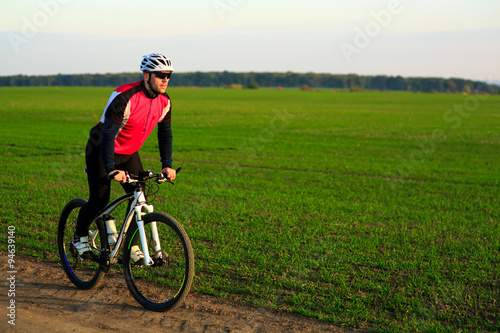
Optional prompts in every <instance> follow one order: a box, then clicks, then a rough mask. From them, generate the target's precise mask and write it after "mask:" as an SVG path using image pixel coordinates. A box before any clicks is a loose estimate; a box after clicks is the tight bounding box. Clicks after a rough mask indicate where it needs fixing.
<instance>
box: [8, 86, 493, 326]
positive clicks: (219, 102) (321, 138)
mask: <svg viewBox="0 0 500 333" xmlns="http://www.w3.org/2000/svg"><path fill="white" fill-rule="evenodd" d="M112 90H113V88H54V87H51V88H2V89H0V127H1V144H0V161H1V168H0V186H1V188H2V200H1V201H0V208H1V212H2V216H1V224H2V232H3V234H4V235H5V236H4V237H2V239H1V240H0V242H2V246H3V247H5V243H6V239H7V236H6V234H7V226H9V225H14V226H15V227H16V232H17V238H16V245H17V252H18V253H25V254H29V255H34V256H37V257H43V258H48V259H51V260H55V261H56V260H58V257H57V245H56V229H57V220H58V215H59V213H60V210H61V209H62V207H64V205H65V203H66V202H67V201H68V200H70V199H72V198H74V197H84V198H86V197H87V185H86V178H85V174H84V173H83V169H84V147H85V144H86V140H87V137H88V131H89V130H90V128H91V127H92V126H93V125H94V124H96V123H97V122H98V121H99V119H100V116H101V114H102V110H103V108H104V106H105V104H106V102H107V99H108V97H109V94H110V93H111V91H112ZM169 94H170V96H171V98H172V100H173V116H172V118H173V131H174V156H173V157H174V166H182V167H183V171H182V172H181V173H180V174H179V176H178V179H177V182H176V185H175V186H163V187H162V189H161V195H160V196H158V197H157V199H156V201H155V208H156V210H157V211H164V212H167V213H169V214H171V215H173V216H175V217H176V218H177V219H178V220H179V221H180V222H181V223H182V224H183V225H184V226H185V228H186V230H187V232H188V233H189V235H190V236H191V237H192V240H193V247H194V251H195V257H196V277H195V281H194V286H193V288H194V290H196V291H199V292H202V293H207V294H212V295H216V296H220V297H227V298H230V299H233V300H237V301H241V302H248V303H250V304H252V305H255V306H264V307H269V308H275V309H281V310H286V311H290V312H294V313H298V314H302V315H305V316H310V317H313V318H319V319H321V320H325V321H330V322H333V323H335V324H337V325H343V326H348V327H362V328H368V329H371V330H374V331H381V332H384V331H393V332H398V331H403V330H404V331H426V332H428V331H439V332H460V331H463V332H469V331H491V332H493V331H498V330H500V323H499V320H500V314H499V312H500V311H499V309H500V304H499V300H500V285H499V284H500V254H499V253H500V226H499V225H500V223H499V222H500V213H499V197H500V190H499V185H500V184H499V179H500V159H499V153H500V96H463V95H445V94H413V93H375V92H373V93H349V92H334V91H314V92H303V91H298V90H295V91H294V90H284V91H277V90H266V89H260V90H240V91H238V90H224V89H182V88H174V89H169ZM156 145H157V143H156V136H155V135H152V136H151V138H150V140H149V141H147V142H146V144H145V146H144V147H143V148H142V150H141V156H142V159H143V162H144V165H145V167H146V168H150V169H153V170H155V171H159V168H160V162H159V154H158V150H157V147H156ZM113 191H114V192H113V193H114V195H115V196H117V195H119V194H121V188H120V187H119V186H117V184H116V185H115V186H114V190H113Z"/></svg>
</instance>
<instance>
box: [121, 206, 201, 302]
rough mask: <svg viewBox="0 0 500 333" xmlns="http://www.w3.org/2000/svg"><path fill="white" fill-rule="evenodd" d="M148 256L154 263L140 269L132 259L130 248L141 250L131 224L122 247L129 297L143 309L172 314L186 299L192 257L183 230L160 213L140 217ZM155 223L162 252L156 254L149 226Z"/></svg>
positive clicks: (192, 262)
mask: <svg viewBox="0 0 500 333" xmlns="http://www.w3.org/2000/svg"><path fill="white" fill-rule="evenodd" d="M143 221H144V229H145V231H146V238H147V240H148V249H149V254H150V256H151V257H152V258H153V260H154V261H155V263H154V264H153V265H150V266H146V265H143V266H139V265H136V264H135V263H134V261H133V260H132V259H131V248H132V246H133V245H138V246H139V248H141V249H142V243H141V240H140V236H139V232H138V227H137V224H135V223H133V224H132V225H131V228H130V229H129V231H128V233H127V238H126V240H125V245H124V247H123V272H124V275H125V281H126V283H127V286H128V289H129V290H130V293H131V294H132V296H133V297H134V298H135V300H136V301H137V302H138V303H139V304H141V305H142V306H143V307H145V308H146V309H149V310H153V311H166V310H171V309H173V308H175V307H176V306H178V305H179V304H180V303H182V301H183V300H184V299H185V298H186V296H187V294H188V293H189V290H190V289H191V284H192V282H193V276H194V255H193V248H192V246H191V241H190V239H189V236H188V235H187V233H186V231H185V230H184V228H183V227H182V226H181V225H180V223H179V222H177V221H176V220H175V219H174V218H173V217H171V216H169V215H167V214H163V213H149V214H146V215H144V216H143ZM152 222H156V226H157V229H158V235H159V239H160V244H161V249H162V250H161V252H160V253H158V252H156V253H155V247H154V241H153V236H152V231H151V223H152Z"/></svg>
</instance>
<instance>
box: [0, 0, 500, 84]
mask: <svg viewBox="0 0 500 333" xmlns="http://www.w3.org/2000/svg"><path fill="white" fill-rule="evenodd" d="M499 17H500V1H499V0H475V1H472V0H468V1H465V0H454V1H452V0H441V1H439V0H434V1H430V0H420V1H411V0H372V1H368V0H358V1H351V2H347V1H342V2H340V1H333V0H330V1H326V0H309V1H296V0H288V1H281V0H275V1H273V0H267V1H264V0H193V1H167V0H163V1H156V0H150V1H148V2H139V1H125V0H121V1H115V0H108V1H106V0H99V1H97V0H86V1H83V0H23V1H22V2H21V1H16V2H14V1H8V2H6V3H5V4H3V6H2V13H1V14H0V61H1V63H2V66H1V67H0V75H12V74H28V75H31V74H36V75H38V74H57V73H108V72H113V73H114V72H131V71H138V68H139V62H140V59H141V56H142V55H143V54H147V53H151V52H162V53H165V54H166V55H167V56H169V57H170V58H171V59H172V61H173V64H174V68H175V69H176V71H178V72H189V71H198V70H199V71H223V70H227V71H242V72H249V71H270V72H284V71H289V70H290V71H295V72H317V73H340V74H344V73H355V74H361V75H375V74H384V75H402V76H441V77H463V78H471V79H480V80H500V66H499V61H498V59H500V19H499Z"/></svg>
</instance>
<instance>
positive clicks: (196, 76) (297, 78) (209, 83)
mask: <svg viewBox="0 0 500 333" xmlns="http://www.w3.org/2000/svg"><path fill="white" fill-rule="evenodd" d="M139 80H142V74H141V73H119V74H58V75H44V76H26V75H14V76H0V86H4V87H5V86H7V87H15V86H17V87H19V86H94V87H104V86H118V85H121V84H124V83H128V82H135V81H139ZM234 85H238V86H239V85H241V86H242V87H244V88H247V87H249V88H253V89H255V88H258V87H282V88H296V87H304V86H305V87H308V88H311V89H314V88H331V89H347V90H351V91H363V90H382V91H385V90H395V91H415V92H447V93H491V94H498V93H500V87H499V86H497V85H492V84H486V83H484V82H481V81H472V80H466V79H459V78H456V79H454V78H452V79H444V78H421V77H406V78H405V77H401V76H385V75H375V76H361V75H354V74H346V75H343V74H318V73H293V72H286V73H257V72H248V73H236V72H227V71H224V72H190V73H175V74H174V75H173V76H172V79H171V81H170V86H172V87H176V86H177V87H179V86H193V87H228V86H234Z"/></svg>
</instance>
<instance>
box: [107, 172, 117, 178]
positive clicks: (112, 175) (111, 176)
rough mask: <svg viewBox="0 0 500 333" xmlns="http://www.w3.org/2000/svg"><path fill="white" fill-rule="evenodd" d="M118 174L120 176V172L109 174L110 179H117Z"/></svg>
mask: <svg viewBox="0 0 500 333" xmlns="http://www.w3.org/2000/svg"><path fill="white" fill-rule="evenodd" d="M117 174H119V172H118V171H115V172H113V173H109V174H108V179H113V178H115V176H116V175H117Z"/></svg>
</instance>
